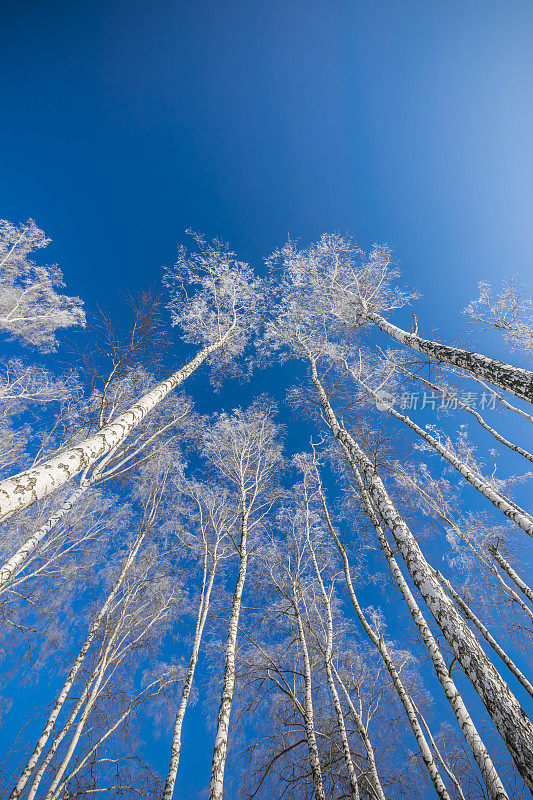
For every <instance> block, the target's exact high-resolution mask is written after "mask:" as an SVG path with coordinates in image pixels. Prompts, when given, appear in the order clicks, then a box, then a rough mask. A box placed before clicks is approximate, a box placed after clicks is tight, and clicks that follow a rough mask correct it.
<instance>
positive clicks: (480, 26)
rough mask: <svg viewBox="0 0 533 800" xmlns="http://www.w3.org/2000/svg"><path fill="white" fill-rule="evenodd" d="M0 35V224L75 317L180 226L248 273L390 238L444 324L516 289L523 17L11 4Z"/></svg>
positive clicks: (318, 6)
mask: <svg viewBox="0 0 533 800" xmlns="http://www.w3.org/2000/svg"><path fill="white" fill-rule="evenodd" d="M0 31H1V32H0V42H1V47H0V61H1V62H2V64H1V69H0V83H1V97H2V104H1V107H2V117H3V123H2V125H1V127H0V142H1V148H2V149H1V152H2V168H1V175H0V199H1V209H2V216H5V217H8V218H11V219H13V220H17V219H25V218H27V217H28V216H33V217H34V218H35V219H36V221H37V222H38V224H40V225H41V226H42V227H43V228H44V229H45V231H46V232H47V233H48V234H49V235H50V236H52V238H53V239H54V242H55V244H54V251H53V253H52V251H50V252H51V253H52V255H53V256H54V257H56V258H57V260H58V261H59V262H60V263H61V265H62V266H63V269H64V271H65V275H66V278H67V281H68V285H69V288H70V289H71V290H72V291H76V292H77V293H79V294H80V295H82V296H83V297H84V298H86V299H87V300H88V301H89V302H91V301H95V300H98V301H100V302H101V301H102V297H103V295H104V293H105V292H107V291H110V292H113V291H114V290H115V289H116V288H125V287H132V288H136V287H141V286H143V285H145V284H146V282H147V281H152V282H157V281H158V280H159V276H160V271H159V270H160V266H161V265H162V264H164V263H170V262H172V260H173V258H174V252H175V245H176V242H177V241H178V240H179V239H180V238H181V236H182V232H183V230H184V228H186V227H187V226H192V227H193V228H196V229H198V230H201V231H203V232H205V233H207V234H212V235H220V236H223V237H224V238H226V239H227V240H228V241H230V242H231V244H232V246H233V247H235V248H236V249H237V250H238V251H239V253H241V254H242V257H244V258H249V259H252V260H254V261H257V260H258V259H260V258H261V257H263V256H264V255H266V254H268V252H269V251H270V250H271V249H272V248H273V247H274V246H275V245H277V244H278V243H280V242H281V241H283V240H284V238H285V237H286V235H287V233H289V232H290V233H291V235H293V236H302V237H303V239H304V240H310V239H313V238H316V237H317V236H318V235H319V234H320V233H321V232H322V231H324V230H331V229H333V228H338V229H340V230H342V231H344V230H350V231H351V232H352V233H354V234H355V235H356V237H357V238H358V239H359V241H360V243H361V244H362V245H363V246H368V245H370V244H371V243H372V242H374V241H379V242H381V241H388V242H390V243H391V245H392V246H393V247H394V248H395V251H396V253H397V255H398V258H399V259H400V260H401V262H402V264H403V268H404V270H405V273H406V276H407V279H408V281H409V283H410V284H411V285H417V286H418V287H419V288H421V289H423V291H424V293H425V295H426V296H427V298H428V301H434V300H438V301H442V302H445V304H446V307H447V313H450V312H454V311H455V310H456V309H457V310H458V309H459V308H461V307H462V305H464V302H465V301H466V300H468V299H469V298H470V297H471V296H472V295H473V292H474V287H475V284H476V282H477V280H479V279H481V278H489V279H496V278H497V277H498V275H500V274H502V273H506V274H512V273H518V274H522V275H523V276H525V275H527V274H528V272H529V273H530V272H531V265H532V264H533V225H532V224H531V221H532V219H533V195H532V188H531V187H532V186H533V156H532V147H531V142H532V141H533V124H532V123H533V97H532V94H533V47H531V42H532V40H533V5H532V4H531V3H529V2H513V1H512V0H511V1H509V0H506V1H505V2H491V1H490V0H489V2H473V1H467V2H464V0H463V2H453V0H447V2H445V3H428V2H413V1H412V0H402V2H393V1H392V0H391V1H389V2H372V3H368V2H335V0H330V1H329V2H316V0H305V2H304V1H303V0H302V1H301V2H293V0H284V2H262V1H261V0H259V1H258V2H252V3H250V2H232V0H228V2H224V3H216V2H205V1H204V0H196V2H183V1H181V2H180V1H179V0H175V2H168V0H167V1H166V2H160V1H159V2H158V1H157V0H151V2H141V1H140V0H128V2H109V1H107V2H99V1H98V0H96V1H94V0H93V2H91V3H81V2H75V1H74V2H73V1H72V0H71V1H70V2H54V0H50V2H46V3H44V2H25V0H20V1H19V2H17V3H11V4H4V10H3V13H2V21H1V25H0ZM437 313H438V312H437ZM439 317H440V315H439ZM438 321H439V324H442V322H443V320H441V319H439V320H438Z"/></svg>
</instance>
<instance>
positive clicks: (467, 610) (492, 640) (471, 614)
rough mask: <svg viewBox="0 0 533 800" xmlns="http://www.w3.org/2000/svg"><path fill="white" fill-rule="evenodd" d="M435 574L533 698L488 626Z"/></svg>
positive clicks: (437, 572) (446, 580)
mask: <svg viewBox="0 0 533 800" xmlns="http://www.w3.org/2000/svg"><path fill="white" fill-rule="evenodd" d="M434 574H435V577H436V578H437V580H438V581H440V583H442V585H443V586H444V588H445V589H446V591H447V592H448V594H449V595H450V597H451V598H453V600H454V601H455V604H456V605H457V606H458V608H460V609H461V611H462V612H463V614H464V616H465V617H466V618H467V619H469V620H470V622H472V623H473V624H474V625H475V626H476V628H477V629H478V631H479V632H480V633H481V635H482V636H483V638H484V639H485V640H486V641H487V642H488V643H489V644H490V646H491V647H492V649H493V650H494V652H495V653H497V654H498V656H499V657H500V658H501V660H502V661H503V663H504V664H505V666H506V667H507V668H508V669H509V670H510V671H511V672H512V673H513V675H514V676H515V678H516V679H517V680H518V681H519V682H520V683H521V684H522V686H523V687H524V689H525V690H526V692H528V693H529V694H530V695H531V697H533V686H532V685H531V683H530V682H529V681H528V679H527V678H526V676H525V675H524V673H523V672H521V670H520V669H519V668H518V667H517V666H516V664H515V663H514V661H513V660H512V659H511V658H510V657H509V656H508V655H507V653H506V652H505V650H504V649H503V648H502V647H500V645H499V644H498V642H497V641H496V639H495V638H494V636H493V635H492V634H491V632H490V631H489V629H488V628H487V627H486V625H484V624H483V623H482V621H481V620H480V619H479V617H477V616H476V614H474V612H473V611H472V609H471V608H470V606H469V605H468V603H466V602H465V601H464V600H463V598H462V597H461V595H460V594H459V593H458V592H456V591H455V589H454V588H453V586H452V585H451V583H450V581H449V580H448V579H447V578H445V577H444V575H443V574H442V573H441V572H439V571H438V570H435V571H434Z"/></svg>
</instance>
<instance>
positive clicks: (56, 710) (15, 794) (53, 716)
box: [9, 533, 145, 800]
mask: <svg viewBox="0 0 533 800" xmlns="http://www.w3.org/2000/svg"><path fill="white" fill-rule="evenodd" d="M144 537H145V533H143V534H141V536H139V537H138V538H137V541H136V542H135V544H134V546H133V548H132V550H131V551H130V553H129V555H128V557H127V559H126V561H125V562H124V566H123V568H122V571H121V573H120V575H119V577H118V579H117V581H116V583H115V585H114V586H113V589H112V590H111V592H110V593H109V594H108V596H107V598H106V601H105V603H104V604H103V606H102V607H101V609H100V611H99V612H98V614H97V615H96V617H95V618H94V621H93V624H92V626H91V629H90V631H89V635H88V636H87V638H86V640H85V642H84V643H83V646H82V648H81V650H80V652H79V654H78V657H77V658H76V661H75V662H74V664H73V666H72V668H71V670H70V672H69V674H68V677H67V680H66V681H65V683H64V685H63V688H62V689H61V691H60V693H59V696H58V698H57V700H56V702H55V704H54V707H53V709H52V711H51V713H50V716H49V717H48V720H47V722H46V725H45V727H44V729H43V732H42V733H41V735H40V737H39V739H38V740H37V744H36V745H35V748H34V750H33V753H32V754H31V756H30V758H29V760H28V763H27V764H26V766H25V767H24V769H23V771H22V774H21V776H20V778H19V779H18V781H17V784H16V786H15V788H14V789H13V791H12V792H11V794H10V796H9V800H17V798H19V797H20V795H21V794H22V791H23V789H24V787H25V786H26V784H27V782H28V780H29V778H30V776H31V774H32V772H33V771H34V769H35V767H36V766H37V762H38V761H39V758H40V756H41V753H42V752H43V750H44V748H45V746H46V743H47V741H48V739H49V737H50V734H51V732H52V730H53V729H54V726H55V724H56V721H57V718H58V716H59V714H60V712H61V709H62V708H63V705H64V703H65V701H66V699H67V697H68V695H69V693H70V690H71V688H72V685H73V683H74V681H75V679H76V676H77V675H78V673H79V671H80V669H81V666H82V664H83V662H84V660H85V656H86V655H87V653H88V652H89V648H90V646H91V644H92V643H93V641H94V638H95V636H96V634H97V633H98V630H99V628H100V625H101V624H102V620H103V619H104V618H105V616H106V614H107V612H108V610H109V608H110V606H111V604H112V602H113V600H114V599H115V597H116V595H117V592H118V591H119V589H120V587H121V586H122V582H123V580H124V578H125V576H126V574H127V572H128V570H129V569H130V567H131V565H132V564H133V562H134V560H135V558H136V556H137V553H138V552H139V548H140V546H141V544H142V542H143V539H144Z"/></svg>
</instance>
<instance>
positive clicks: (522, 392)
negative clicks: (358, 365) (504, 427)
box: [368, 313, 533, 403]
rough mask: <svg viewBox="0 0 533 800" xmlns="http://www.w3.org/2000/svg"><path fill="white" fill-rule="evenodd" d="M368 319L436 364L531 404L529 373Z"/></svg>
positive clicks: (381, 320)
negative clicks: (432, 359)
mask: <svg viewBox="0 0 533 800" xmlns="http://www.w3.org/2000/svg"><path fill="white" fill-rule="evenodd" d="M368 319H369V320H371V321H372V322H374V323H375V324H376V325H377V326H378V328H381V330H382V331H384V332H385V333H388V334H389V336H392V338H393V339H396V341H397V342H401V343H402V344H404V345H406V346H407V347H411V348H412V349H413V350H418V351H419V352H420V353H424V354H425V355H427V356H431V358H434V359H435V360H436V361H440V362H441V363H442V362H443V363H445V364H452V365H453V366H454V367H458V368H459V369H461V370H464V371H465V372H468V373H471V374H472V375H475V376H476V377H478V378H482V379H483V380H486V381H488V382H489V383H492V384H494V386H499V387H500V389H505V391H507V392H510V393H511V394H514V395H515V396H516V397H520V398H521V399H522V400H528V401H529V402H530V403H531V402H533V372H529V370H527V369H521V368H520V367H513V366H512V365H511V364H506V363H504V362H503V361H498V360H497V359H495V358H489V357H488V356H484V355H482V354H481V353H472V352H470V350H462V349H461V348H459V347H450V346H449V345H446V344H438V343H437V342H432V341H430V340H429V339H422V338H421V337H420V336H418V335H417V334H415V333H408V332H407V331H404V330H402V329H401V328H398V327H397V326H396V325H393V324H392V323H391V322H388V321H387V320H386V319H385V318H384V317H382V316H381V315H380V314H374V313H369V314H368Z"/></svg>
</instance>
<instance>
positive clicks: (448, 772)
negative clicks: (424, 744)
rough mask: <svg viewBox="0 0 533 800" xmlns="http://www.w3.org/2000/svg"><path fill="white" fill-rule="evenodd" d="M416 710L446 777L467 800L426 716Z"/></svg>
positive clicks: (463, 799)
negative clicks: (434, 736) (438, 745)
mask: <svg viewBox="0 0 533 800" xmlns="http://www.w3.org/2000/svg"><path fill="white" fill-rule="evenodd" d="M413 705H414V704H413ZM415 710H416V713H417V714H418V716H419V717H420V719H421V720H422V725H423V726H424V728H425V729H426V733H427V735H428V738H429V741H430V742H431V746H432V748H433V750H434V751H435V753H436V755H437V758H438V759H439V761H440V763H441V764H442V768H443V770H444V771H445V773H446V775H447V776H448V777H449V778H450V780H451V781H452V783H453V785H454V786H455V788H456V790H457V793H458V795H459V797H460V798H461V800H466V797H465V796H464V792H463V789H462V786H461V784H460V783H459V781H458V780H457V777H456V775H455V774H454V773H453V772H452V770H451V769H450V768H449V766H448V764H447V763H446V759H445V758H444V757H443V755H442V753H441V752H440V750H439V748H438V747H437V743H436V742H435V739H434V738H433V734H432V733H431V730H430V727H429V725H428V724H427V722H426V720H425V719H424V716H423V715H422V714H421V712H420V709H419V708H417V707H416V706H415Z"/></svg>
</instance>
